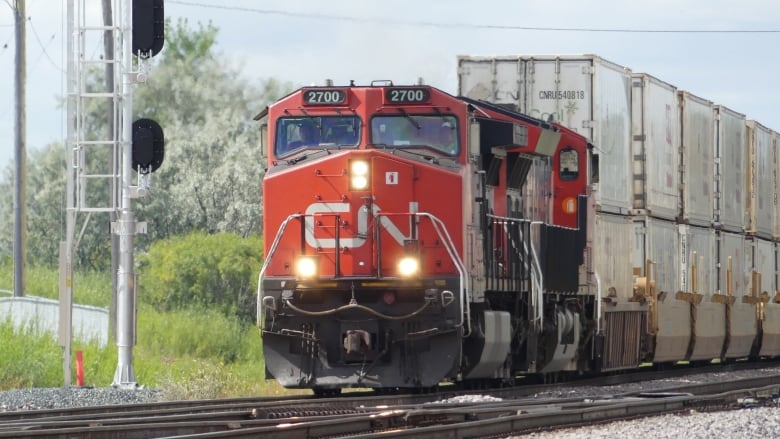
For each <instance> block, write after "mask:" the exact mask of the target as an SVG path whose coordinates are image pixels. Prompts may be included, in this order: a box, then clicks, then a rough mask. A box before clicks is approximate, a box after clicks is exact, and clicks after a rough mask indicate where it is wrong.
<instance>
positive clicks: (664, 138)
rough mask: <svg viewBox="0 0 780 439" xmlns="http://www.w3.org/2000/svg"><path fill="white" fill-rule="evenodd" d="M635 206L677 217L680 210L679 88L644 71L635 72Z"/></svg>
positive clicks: (664, 215)
mask: <svg viewBox="0 0 780 439" xmlns="http://www.w3.org/2000/svg"><path fill="white" fill-rule="evenodd" d="M631 102H632V111H631V112H632V117H631V120H632V124H631V126H632V128H631V133H632V139H633V153H634V160H633V163H634V182H633V183H634V184H633V187H634V193H633V197H634V209H641V210H644V211H646V212H642V213H644V214H648V215H652V216H654V217H659V218H666V219H675V218H677V216H678V215H679V214H680V210H679V204H680V202H679V194H680V190H679V181H680V179H679V175H680V174H679V162H680V160H679V157H680V156H679V147H680V125H679V116H678V106H677V89H676V88H675V87H674V86H672V85H670V84H667V83H665V82H663V81H661V80H659V79H656V78H654V77H652V76H650V75H647V74H644V73H636V74H634V75H633V76H632V101H631Z"/></svg>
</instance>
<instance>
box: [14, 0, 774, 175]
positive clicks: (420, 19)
mask: <svg viewBox="0 0 780 439" xmlns="http://www.w3.org/2000/svg"><path fill="white" fill-rule="evenodd" d="M13 3H14V0H0V168H5V167H6V166H7V165H9V164H11V163H13V160H14V70H13V66H14V19H13V14H12V9H11V6H10V5H12V4H13ZM87 3H90V5H91V7H94V10H92V13H93V14H94V16H95V17H98V18H99V17H100V15H99V14H100V10H99V5H100V3H101V1H100V0H87ZM115 3H116V2H115ZM26 5H27V6H26V8H27V16H28V20H29V21H28V22H27V72H28V75H27V148H28V150H31V149H35V148H40V147H42V146H44V145H46V144H47V143H50V142H62V141H63V139H64V137H65V125H64V122H63V120H64V117H63V111H62V110H60V109H59V108H58V102H59V98H60V97H62V96H64V94H65V74H64V69H65V66H66V64H67V60H66V59H65V58H64V57H63V48H64V46H65V43H66V36H65V29H66V27H65V26H66V23H65V19H64V18H65V15H66V8H67V2H66V1H65V0H59V1H58V0H26ZM165 14H166V16H167V17H170V18H172V19H174V20H176V19H178V18H186V19H187V20H189V22H190V24H191V25H193V26H194V25H195V24H197V23H198V22H202V23H208V22H209V21H211V23H212V24H213V25H214V26H216V27H217V28H218V29H219V34H218V41H217V51H218V52H220V53H221V54H222V55H224V56H225V57H226V58H227V59H228V60H230V62H232V63H234V64H235V65H236V66H243V70H244V71H245V73H246V77H247V78H249V79H250V80H252V79H256V80H257V81H260V80H262V79H265V78H270V77H274V78H278V79H280V80H285V81H291V82H293V83H294V84H296V85H309V84H313V83H314V84H322V83H323V81H324V80H325V79H326V78H329V79H333V80H334V82H335V83H336V84H346V83H348V82H349V80H355V81H356V82H357V83H363V84H366V83H368V82H370V81H371V80H375V79H390V80H393V81H394V82H395V83H397V84H398V83H413V82H416V81H417V78H420V77H422V78H423V79H424V80H425V82H426V83H427V84H430V85H434V86H437V87H439V88H442V89H443V90H445V91H448V92H451V93H456V91H457V90H456V89H457V71H456V70H457V68H456V57H457V55H483V56H490V55H530V54H544V55H549V54H568V55H571V54H586V53H587V54H597V55H599V56H601V57H603V58H605V59H607V60H609V61H612V62H614V63H617V64H620V65H623V66H625V67H628V68H631V69H632V70H633V71H635V72H644V73H649V74H651V75H653V76H655V77H657V78H659V79H662V80H664V81H666V82H668V83H670V84H672V85H674V86H676V87H678V88H680V89H684V90H688V91H690V92H691V93H693V94H695V95H697V96H700V97H702V98H705V99H709V100H711V101H714V102H715V103H718V104H722V105H726V106H728V107H730V108H731V109H733V110H736V111H738V112H741V113H744V114H746V115H747V116H748V118H750V119H755V120H758V121H759V122H761V123H762V124H764V125H766V126H768V127H770V128H773V129H775V130H777V131H780V87H779V86H778V78H780V56H778V47H780V1H777V0H743V1H739V2H737V1H733V0H730V1H725V0H652V1H650V0H648V1H645V0H593V1H587V0H503V1H498V0H481V1H478V2H474V1H459V0H392V1H379V0H331V1H321V0H265V1H251V0H243V1H242V0H194V1H174V0H166V1H165ZM531 28H533V29H531ZM618 30H631V31H634V32H617V31H618ZM639 30H654V31H721V32H636V31H639ZM734 31H752V32H734ZM756 31H770V32H756ZM88 50H89V49H88ZM101 50H102V46H101V45H99V44H95V48H94V52H95V53H97V54H99V53H100V51H101ZM163 50H165V49H163ZM253 115H254V114H251V115H247V117H251V116H253Z"/></svg>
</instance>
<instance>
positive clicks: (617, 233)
mask: <svg viewBox="0 0 780 439" xmlns="http://www.w3.org/2000/svg"><path fill="white" fill-rule="evenodd" d="M633 234H634V226H633V224H632V222H631V219H630V218H629V217H625V216H620V215H610V214H606V213H603V212H599V213H597V214H596V221H595V227H594V232H593V266H594V270H595V271H596V273H598V275H599V279H600V281H601V292H602V295H603V296H605V297H606V296H608V295H609V294H610V290H611V289H614V292H615V294H616V296H617V297H619V298H622V299H628V298H630V297H632V296H633V285H634V279H633V268H634V265H633V260H632V259H631V258H630V257H628V256H629V255H630V254H631V251H632V244H631V239H632V237H633ZM638 267H644V265H638Z"/></svg>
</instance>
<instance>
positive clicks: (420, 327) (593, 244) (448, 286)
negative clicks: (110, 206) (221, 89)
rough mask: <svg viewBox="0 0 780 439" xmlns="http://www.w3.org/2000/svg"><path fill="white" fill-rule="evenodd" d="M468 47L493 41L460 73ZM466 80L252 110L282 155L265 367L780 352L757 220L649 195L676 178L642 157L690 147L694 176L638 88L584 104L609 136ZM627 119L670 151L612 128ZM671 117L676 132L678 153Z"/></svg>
mask: <svg viewBox="0 0 780 439" xmlns="http://www.w3.org/2000/svg"><path fill="white" fill-rule="evenodd" d="M471 61H474V62H476V63H477V64H474V65H475V66H477V65H481V64H482V63H483V61H484V60H476V59H473V60H466V59H461V60H460V63H461V69H462V75H463V72H464V71H465V69H467V68H470V67H472V66H467V64H469V63H470V62H471ZM591 61H592V60H591ZM467 79H474V80H475V81H476V82H475V84H474V85H475V87H471V89H470V90H469V93H463V92H462V94H463V95H464V96H459V97H456V96H452V95H449V94H447V93H445V92H443V91H441V90H438V89H436V88H434V87H429V86H424V85H412V86H397V85H394V84H392V83H390V82H385V81H382V82H374V83H372V84H371V85H368V86H355V85H350V86H343V87H334V86H327V87H305V88H302V89H300V90H297V91H295V92H293V93H292V94H290V95H288V96H286V97H284V98H282V99H280V100H279V101H278V102H276V103H274V104H272V105H271V106H269V107H268V108H267V109H266V110H265V111H263V112H262V113H260V114H259V115H258V116H257V117H256V119H258V120H261V121H262V124H261V126H262V129H263V130H264V131H265V132H264V135H263V136H262V137H263V139H264V140H265V143H264V145H263V150H264V154H265V155H266V158H267V161H268V169H267V171H266V174H265V176H264V181H263V195H264V197H263V211H264V218H263V230H264V232H265V254H266V259H265V262H264V264H263V267H262V269H261V271H260V277H259V281H258V303H257V305H258V325H259V326H260V329H261V334H262V339H263V353H264V356H265V363H266V375H267V377H268V378H275V379H276V380H278V381H279V382H280V383H281V384H282V385H283V386H285V387H291V388H312V389H314V391H315V392H316V393H329V392H338V391H339V389H341V388H344V387H371V388H380V389H381V388H415V389H420V388H428V387H433V386H436V385H437V384H439V383H441V382H443V381H451V382H456V383H473V382H480V383H483V382H491V383H493V382H497V381H498V382H511V381H513V380H514V379H515V378H516V377H518V376H521V375H538V376H544V377H546V378H557V377H558V376H560V375H566V374H578V373H586V372H599V371H608V370H618V369H630V368H635V367H638V365H639V364H640V362H645V361H654V362H676V361H680V360H688V361H709V360H712V359H721V360H727V359H733V358H742V357H748V356H759V355H761V356H773V355H777V354H778V353H780V349H778V346H780V337H777V335H775V334H776V332H777V333H779V334H778V335H780V331H775V332H773V331H772V330H771V328H770V330H769V331H767V328H768V327H771V326H772V325H771V324H770V325H767V324H766V322H767V321H768V320H772V318H771V316H772V313H773V312H775V313H776V312H777V311H775V307H774V306H773V305H776V304H775V303H773V301H771V300H768V295H767V294H764V295H761V294H759V291H760V290H758V289H756V287H755V286H756V285H757V284H758V283H759V281H758V280H757V279H760V274H758V271H753V272H752V274H751V278H750V280H752V289H750V290H747V289H744V288H743V287H739V286H738V284H737V282H734V281H733V279H736V278H739V277H740V276H739V274H742V273H743V272H744V270H745V267H746V265H747V264H746V263H745V261H744V260H742V259H740V256H744V254H743V253H740V252H741V251H744V249H745V248H747V247H746V245H747V244H746V242H748V241H750V240H751V239H758V237H757V236H753V235H746V234H745V233H744V230H743V231H740V232H731V233H729V232H728V231H727V230H726V229H725V228H718V227H713V226H712V225H709V226H703V225H700V224H696V223H695V221H694V222H692V221H690V219H689V218H688V217H687V216H685V213H688V212H689V210H682V212H683V214H681V209H682V207H683V205H682V204H681V203H679V201H678V200H679V199H680V198H681V197H682V195H681V194H679V193H677V194H675V193H671V192H674V191H675V190H677V189H679V187H683V188H684V187H685V186H684V185H678V186H675V187H674V188H672V189H671V190H670V191H668V192H670V193H663V191H661V193H658V191H655V190H647V191H646V192H647V193H648V194H649V195H650V196H649V201H648V200H645V199H641V200H640V199H638V198H637V196H636V194H635V192H637V193H640V192H641V191H639V189H641V188H646V187H653V186H652V185H653V184H656V185H657V184H659V182H657V181H653V180H652V179H645V180H641V179H636V178H634V177H635V176H634V175H633V174H631V173H630V172H632V170H633V169H634V167H636V166H637V165H638V164H639V165H643V166H644V165H647V166H651V167H654V166H658V165H659V164H658V163H656V162H655V161H654V160H659V161H660V160H670V161H673V162H674V163H673V164H672V169H671V170H670V171H669V174H668V175H671V178H672V182H671V183H670V184H671V185H673V186H674V185H677V184H678V181H679V180H678V179H679V178H680V177H679V176H678V174H677V170H678V169H679V168H675V166H678V164H677V163H678V160H679V158H678V157H677V156H676V155H675V154H676V153H677V152H678V150H674V148H675V147H677V144H675V143H674V142H675V140H674V139H676V138H675V137H674V136H675V133H676V131H674V130H672V131H671V134H669V135H667V134H668V133H667V132H665V131H661V132H660V134H659V133H658V132H655V131H653V132H650V131H652V130H650V131H648V132H647V133H646V135H645V136H644V138H643V137H641V136H639V135H635V134H632V132H631V130H633V129H634V128H635V127H634V126H633V125H632V122H633V119H632V117H633V114H632V113H631V111H632V110H633V108H632V105H631V104H630V101H629V104H628V105H627V106H625V108H621V107H615V106H612V107H610V110H609V111H604V112H603V114H601V116H603V117H604V118H605V119H606V120H604V121H602V120H593V115H592V114H588V118H589V119H588V120H590V121H591V123H592V125H591V126H594V127H597V129H595V130H594V131H596V132H601V133H602V134H603V135H602V136H601V137H599V136H593V135H592V134H593V133H578V132H576V131H575V130H577V129H580V128H581V127H582V126H581V125H577V126H572V125H571V124H569V126H570V127H571V128H569V127H567V126H566V124H564V123H562V122H563V121H562V120H561V119H560V118H556V117H552V118H550V117H549V115H547V116H546V117H544V119H545V120H542V119H539V118H534V117H529V116H527V115H524V114H522V113H521V112H518V111H517V110H518V109H520V110H523V109H522V108H519V107H518V106H517V105H516V103H514V102H513V103H506V102H500V101H496V100H495V99H492V100H493V101H494V102H492V103H491V102H489V100H491V98H495V97H496V93H495V90H490V88H489V87H490V83H487V84H488V86H487V89H488V90H489V91H490V92H489V93H487V95H486V96H481V95H480V94H481V93H482V91H483V90H482V89H483V88H486V87H485V84H482V83H481V82H480V79H479V78H477V77H476V76H475V77H471V78H468V77H466V76H462V77H461V88H462V89H463V88H464V87H467V86H468V81H467ZM645 79H648V80H649V77H648V78H645ZM643 80H644V79H643ZM515 82H517V81H515ZM628 84H631V82H629V83H628ZM475 90H476V91H477V92H475ZM559 91H561V93H559ZM564 91H565V92H564ZM570 91H571V93H572V95H571V96H569V94H570ZM625 91H626V92H629V95H630V92H631V91H632V89H631V88H626V89H625ZM547 92H550V93H547ZM591 92H592V90H590V89H584V88H583V89H575V88H572V89H570V90H563V89H550V90H545V93H539V94H538V96H544V99H549V100H550V101H560V100H562V99H569V98H577V96H578V95H579V93H591ZM677 93H678V92H677V91H676V90H674V91H673V94H674V96H675V99H677ZM470 94H471V95H472V97H467V96H469V95H470ZM579 96H581V97H582V98H583V99H586V100H592V99H591V95H590V94H588V95H584V94H583V95H579ZM673 104H674V105H673V106H672V107H671V110H670V111H673V114H672V115H670V117H669V118H667V119H664V120H666V121H668V122H669V123H670V124H672V125H674V124H675V123H677V120H676V119H675V118H674V115H676V114H677V113H676V112H677V108H678V102H677V101H675V102H673ZM663 105H665V104H663ZM662 108H666V107H662ZM554 111H558V109H554ZM525 113H531V114H533V112H530V111H525ZM626 114H628V116H626ZM537 115H538V116H544V115H543V114H541V113H540V114H537ZM621 118H622V119H621ZM697 120H698V119H697ZM578 122H580V121H578ZM601 122H611V123H614V125H607V124H600V123H601ZM699 122H700V123H702V124H705V123H706V121H703V122H702V121H699ZM586 125H587V124H586ZM648 126H650V125H648ZM653 126H655V125H653ZM745 126H746V127H747V125H745ZM598 128H600V130H599V129H598ZM654 129H658V128H654ZM624 131H627V132H628V133H629V137H627V140H628V141H629V146H631V147H636V148H638V150H641V147H642V146H643V145H644V147H645V148H646V152H651V151H652V154H650V153H648V154H646V156H644V157H643V158H635V157H636V154H633V153H627V152H626V151H625V149H624V148H625V145H616V144H613V143H611V140H613V139H611V137H610V136H612V135H615V134H616V133H617V134H623V132H624ZM653 136H661V137H662V138H663V139H666V138H668V137H669V136H671V137H672V138H673V140H672V141H671V142H670V143H671V145H668V149H669V151H666V152H668V153H669V154H661V153H660V152H659V153H656V152H655V151H656V149H657V148H658V146H655V145H654V144H652V142H654V140H653ZM631 139H634V140H633V141H634V144H632V143H631ZM600 140H601V141H602V143H601V144H599V143H598V142H599V141H600ZM642 142H644V143H642ZM640 143H642V144H641V145H640ZM645 144H646V145H645ZM643 151H644V150H643ZM747 151H748V149H746V152H745V154H749V153H748V152H747ZM670 155H671V157H670ZM631 160H635V161H637V162H639V163H638V164H637V163H632V162H631ZM621 161H624V162H625V163H622V162H621ZM632 165H633V166H632ZM664 165H665V164H664ZM706 165H707V164H706V163H704V164H703V165H702V166H706ZM642 169H644V168H642ZM652 169H654V171H653V172H655V170H656V169H655V168H652ZM713 172H714V171H713ZM624 175H625V176H627V177H626V179H625V180H621V178H623V177H622V176H624ZM647 175H650V174H649V173H648V174H647ZM664 175H666V174H664ZM683 178H684V176H683ZM666 183H667V182H665V181H662V182H660V184H662V185H663V184H666ZM621 185H622V186H621ZM670 197H671V200H670V199H668V198H670ZM692 199H694V200H696V201H698V198H696V196H693V197H692ZM642 203H646V204H647V205H646V206H643V205H642ZM675 203H678V204H675ZM650 207H653V208H654V209H653V211H651V209H650ZM655 207H658V209H655ZM685 207H688V206H685ZM664 208H666V210H667V211H666V212H665V211H664ZM659 215H660V216H659ZM636 237H643V238H644V239H642V240H639V239H634V238H636ZM678 242H684V243H685V244H684V247H685V250H684V251H681V250H680V248H679V247H678V245H677V243H678ZM750 242H753V241H750ZM767 242H770V243H772V246H774V241H771V240H769V241H767ZM721 243H723V249H721V251H716V245H720V244H721ZM740 245H741V246H742V247H740ZM772 246H764V247H762V248H763V250H762V251H763V252H764V254H765V257H766V258H769V254H768V253H767V252H769V251H770V249H771V250H773V249H774V247H772ZM753 248H756V249H757V248H758V246H755V247H753ZM689 249H694V250H692V251H690V252H689ZM730 251H731V252H732V253H733V254H732V253H729V252H730ZM708 252H709V253H708ZM680 255H684V256H685V259H683V258H682V257H680ZM721 255H730V256H733V257H732V259H730V260H731V261H732V263H733V265H728V267H726V266H725V265H724V269H723V270H722V271H723V277H724V278H726V279H727V281H724V282H723V285H728V286H729V287H728V289H727V291H724V294H719V293H714V291H711V290H709V288H710V286H709V284H708V286H707V287H703V286H702V285H704V283H705V282H713V278H714V277H715V276H710V277H709V278H708V277H707V276H700V275H699V273H700V272H701V273H711V272H712V271H713V270H714V269H713V268H712V266H706V265H705V264H706V263H712V262H714V261H715V260H716V259H715V258H717V257H720V256H721ZM772 257H774V254H772ZM664 258H668V259H669V261H667V260H666V259H664ZM704 258H711V259H706V260H705V259H704ZM768 265H769V264H767V266H768ZM672 273H673V274H672ZM681 273H690V275H688V274H686V275H683V274H681ZM688 276H690V278H691V281H690V282H688V281H687V279H688ZM679 278H685V279H686V282H685V285H686V286H688V288H687V289H686V288H676V287H677V283H676V282H677V280H678V279H679ZM669 279H671V280H669ZM705 279H706V280H705ZM667 280H669V281H668V282H669V286H667V285H666V284H665V283H664V282H667ZM732 284H735V287H734V288H732V287H731V285H732ZM742 285H744V284H742ZM705 288H706V289H705ZM737 299H739V300H737ZM778 306H780V305H778ZM762 324H763V326H762ZM776 326H777V325H776ZM762 329H763V331H762ZM779 329H780V328H779ZM762 336H763V337H762Z"/></svg>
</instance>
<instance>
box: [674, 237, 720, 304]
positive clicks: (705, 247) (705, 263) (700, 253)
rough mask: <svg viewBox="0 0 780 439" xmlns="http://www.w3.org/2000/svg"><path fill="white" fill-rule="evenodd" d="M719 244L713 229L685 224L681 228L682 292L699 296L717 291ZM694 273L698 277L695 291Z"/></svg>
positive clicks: (679, 240)
mask: <svg viewBox="0 0 780 439" xmlns="http://www.w3.org/2000/svg"><path fill="white" fill-rule="evenodd" d="M717 244H718V242H717V239H716V236H715V231H714V230H713V229H710V228H706V227H695V226H689V225H685V224H681V225H680V226H679V239H678V249H679V252H680V284H679V285H680V290H681V291H685V292H690V293H698V294H712V293H714V292H715V291H716V289H717V287H716V285H717V282H716V276H717V263H718V262H717V250H718V248H717ZM694 267H695V268H696V270H695V271H694V269H693V268H694ZM694 273H695V277H696V288H695V290H694V287H693V279H694Z"/></svg>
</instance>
